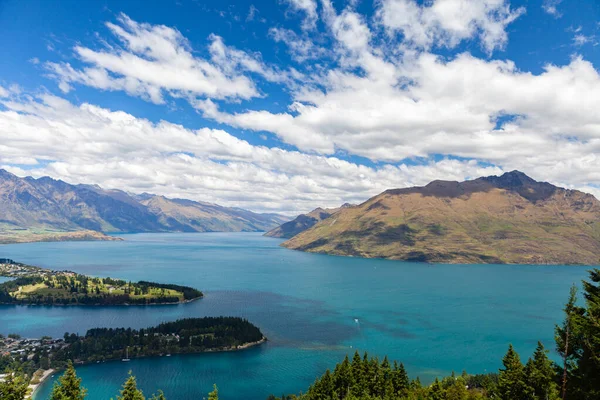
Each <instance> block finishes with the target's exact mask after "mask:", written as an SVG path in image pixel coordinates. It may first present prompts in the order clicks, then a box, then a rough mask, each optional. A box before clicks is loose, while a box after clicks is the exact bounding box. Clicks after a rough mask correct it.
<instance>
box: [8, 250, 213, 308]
mask: <svg viewBox="0 0 600 400" xmlns="http://www.w3.org/2000/svg"><path fill="white" fill-rule="evenodd" d="M0 276H4V277H8V278H15V279H12V280H10V281H8V282H4V283H2V284H0V304H22V305H150V304H178V303H183V302H189V301H192V300H196V299H199V298H201V297H203V294H202V292H201V291H199V290H196V289H194V288H191V287H187V286H179V285H172V284H161V283H155V282H147V281H140V282H136V283H133V282H127V281H124V280H121V279H112V278H97V277H90V276H86V275H82V274H77V273H75V272H71V271H53V270H50V269H45V268H39V267H35V266H31V265H25V264H22V263H18V262H15V261H13V260H10V259H0Z"/></svg>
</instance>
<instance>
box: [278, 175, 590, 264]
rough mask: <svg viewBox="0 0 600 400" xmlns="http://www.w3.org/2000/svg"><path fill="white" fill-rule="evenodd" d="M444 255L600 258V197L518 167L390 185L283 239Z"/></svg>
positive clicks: (380, 253)
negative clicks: (417, 183)
mask: <svg viewBox="0 0 600 400" xmlns="http://www.w3.org/2000/svg"><path fill="white" fill-rule="evenodd" d="M283 246H285V247H287V248H290V249H296V250H303V251H310V252H318V253H327V254H337V255H347V256H359V257H380V258H389V259H398V260H411V261H425V262H442V263H523V264H587V265H597V264H600V202H599V201H598V200H597V199H596V198H595V197H594V196H592V195H590V194H586V193H583V192H579V191H577V190H567V189H562V188H559V187H556V186H554V185H551V184H549V183H545V182H536V181H534V180H533V179H531V178H529V177H528V176H526V175H525V174H523V173H521V172H518V171H513V172H510V173H506V174H504V175H502V176H501V177H496V176H491V177H485V178H479V179H476V180H472V181H466V182H461V183H459V182H449V181H434V182H431V183H430V184H428V185H427V186H424V187H413V188H406V189H394V190H388V191H386V192H384V193H382V194H380V195H378V196H375V197H373V198H371V199H369V200H367V201H366V202H364V203H363V204H360V205H358V206H356V207H352V208H346V209H342V210H339V211H338V212H337V213H335V214H333V215H332V216H330V217H329V218H327V219H325V220H323V221H321V222H319V223H317V224H316V225H315V226H313V227H312V228H310V229H308V230H306V231H304V232H302V233H300V234H298V235H296V236H295V237H293V238H292V239H290V240H288V241H286V242H284V243H283Z"/></svg>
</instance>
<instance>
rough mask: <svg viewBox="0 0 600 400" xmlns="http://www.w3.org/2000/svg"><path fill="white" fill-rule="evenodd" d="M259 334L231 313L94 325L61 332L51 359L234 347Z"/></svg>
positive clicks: (96, 358) (95, 358) (87, 359)
mask: <svg viewBox="0 0 600 400" xmlns="http://www.w3.org/2000/svg"><path fill="white" fill-rule="evenodd" d="M262 338H263V334H262V333H261V331H260V330H259V329H258V328H257V327H256V326H254V325H252V324H251V323H250V322H248V321H247V320H245V319H242V318H234V317H205V318H187V319H181V320H178V321H175V322H168V323H162V324H160V325H158V326H156V327H152V328H147V329H140V330H136V329H131V328H127V329H126V328H117V329H113V328H95V329H90V330H88V331H87V333H86V334H85V336H82V337H79V336H77V335H75V334H69V333H65V342H67V343H69V346H68V347H66V348H64V349H61V350H60V351H58V352H57V353H56V354H55V356H54V358H53V360H54V361H55V362H61V361H66V360H79V361H84V362H91V361H102V360H110V359H121V358H125V356H126V355H128V356H129V357H131V358H134V357H144V356H152V355H159V354H171V353H172V354H178V353H198V352H203V351H208V350H219V349H229V348H236V347H237V346H241V345H244V344H247V343H252V342H258V341H260V340H261V339H262Z"/></svg>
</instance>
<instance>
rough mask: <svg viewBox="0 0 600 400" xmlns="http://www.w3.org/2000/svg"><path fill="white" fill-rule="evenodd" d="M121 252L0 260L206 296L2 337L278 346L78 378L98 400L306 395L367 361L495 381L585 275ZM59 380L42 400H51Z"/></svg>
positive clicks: (102, 369)
mask: <svg viewBox="0 0 600 400" xmlns="http://www.w3.org/2000/svg"><path fill="white" fill-rule="evenodd" d="M123 237H124V238H125V239H126V240H125V241H122V242H63V243H32V244H19V245H3V246H1V247H0V258H12V259H14V260H17V261H20V262H24V263H28V264H32V265H38V266H43V267H49V268H54V269H61V270H62V269H69V270H73V271H77V272H80V273H84V274H89V275H96V276H111V277H118V278H123V279H130V280H141V279H144V280H150V281H157V282H165V283H176V284H182V285H188V286H194V287H196V288H198V289H201V290H203V291H204V293H205V298H204V299H202V300H199V301H196V302H193V303H190V304H183V305H173V306H152V307H127V306H122V307H112V308H111V307H90V308H84V307H34V306H31V307H16V306H0V333H4V334H8V333H19V334H21V335H22V336H25V337H39V336H42V335H51V336H55V337H57V336H62V335H63V334H64V332H67V331H68V332H78V333H80V334H83V333H85V331H86V330H87V329H88V328H92V327H98V326H102V327H123V326H125V327H134V328H140V327H147V326H152V325H155V324H157V323H159V322H161V321H169V320H175V319H177V318H182V317H201V316H218V315H231V316H242V317H246V318H248V319H249V320H250V321H251V322H253V323H255V324H256V325H258V326H259V327H260V328H261V330H262V331H263V332H264V333H265V335H267V336H268V338H269V339H270V340H269V342H268V343H267V344H265V345H263V346H261V347H258V348H253V349H250V350H247V351H242V352H232V353H220V354H200V355H187V356H173V357H169V358H166V357H163V358H149V359H141V360H133V361H131V362H129V363H122V362H111V363H105V364H98V365H90V366H85V367H80V368H78V373H79V374H80V375H81V377H82V378H83V384H84V386H85V387H87V389H88V391H89V395H88V399H89V400H107V399H109V398H110V397H113V398H114V397H115V396H116V394H118V390H119V387H120V385H121V384H122V382H123V381H124V380H125V378H126V376H127V371H128V370H130V369H131V370H132V371H133V373H134V374H135V375H136V376H137V378H138V383H139V385H140V387H141V388H142V389H143V390H144V393H145V394H147V395H150V394H151V393H153V392H155V391H156V390H158V389H163V390H164V392H165V394H166V395H167V398H168V399H169V400H192V399H193V400H198V399H202V398H203V397H205V396H206V394H207V393H208V392H209V391H210V390H211V388H212V385H213V383H216V384H217V385H218V386H219V391H220V395H221V398H222V399H225V400H228V399H248V400H254V399H257V400H259V399H260V400H264V399H265V398H266V397H267V396H268V395H269V394H271V393H274V394H276V395H280V394H282V393H284V392H285V393H297V392H299V391H301V390H304V389H306V388H307V387H308V385H310V384H311V383H312V382H313V381H314V379H315V377H316V376H318V375H320V374H322V373H323V372H324V371H325V369H327V368H332V367H334V366H335V364H336V363H337V362H338V361H341V359H342V358H343V357H344V355H345V354H350V355H352V354H353V353H354V351H355V350H356V349H358V350H359V351H361V352H362V351H368V352H369V353H371V354H373V355H378V356H380V357H382V356H384V355H386V354H387V355H388V356H389V357H390V358H392V359H396V360H399V361H402V362H404V364H405V365H406V367H407V369H408V371H409V374H410V375H411V376H412V377H414V376H417V375H419V376H420V377H421V379H422V380H424V381H430V380H431V379H432V378H433V377H434V376H436V375H440V374H449V373H450V372H451V371H452V370H455V371H458V372H460V371H462V370H463V369H466V370H467V371H469V372H471V373H482V372H486V371H492V370H496V369H497V368H498V367H499V366H500V360H501V357H502V356H503V354H504V353H505V351H506V349H507V347H508V344H509V343H512V344H513V345H514V346H515V347H516V349H517V351H519V352H520V353H521V355H522V357H523V358H526V357H527V356H529V354H531V352H532V351H533V350H534V348H535V346H536V343H537V341H538V340H541V341H543V342H544V343H545V344H546V346H547V347H549V348H552V349H553V348H554V343H553V328H554V324H555V323H557V322H559V321H560V320H561V319H562V315H561V308H562V306H563V304H564V302H565V301H566V300H567V297H568V291H569V287H570V286H571V284H573V283H579V282H580V281H581V280H582V279H584V278H586V276H587V272H586V271H587V270H588V269H589V268H585V267H572V266H547V267H545V266H544V267H540V266H508V265H427V264H417V263H405V262H396V261H385V260H365V259H358V258H345V257H334V256H325V255H317V254H309V253H301V252H296V251H291V250H287V249H283V248H281V247H279V246H278V245H279V243H280V240H277V239H272V238H265V237H262V236H260V234H254V233H223V234H222V233H210V234H136V235H124V236H123ZM51 386H52V381H51V380H50V381H48V382H47V383H46V384H44V385H43V386H42V388H41V390H40V391H39V392H38V395H37V396H36V400H43V399H46V398H47V397H48V393H49V392H50V388H51Z"/></svg>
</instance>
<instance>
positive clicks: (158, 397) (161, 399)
mask: <svg viewBox="0 0 600 400" xmlns="http://www.w3.org/2000/svg"><path fill="white" fill-rule="evenodd" d="M150 400H167V399H166V398H165V394H164V393H163V391H162V390H159V391H158V393H157V394H153V395H152V397H151V398H150Z"/></svg>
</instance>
